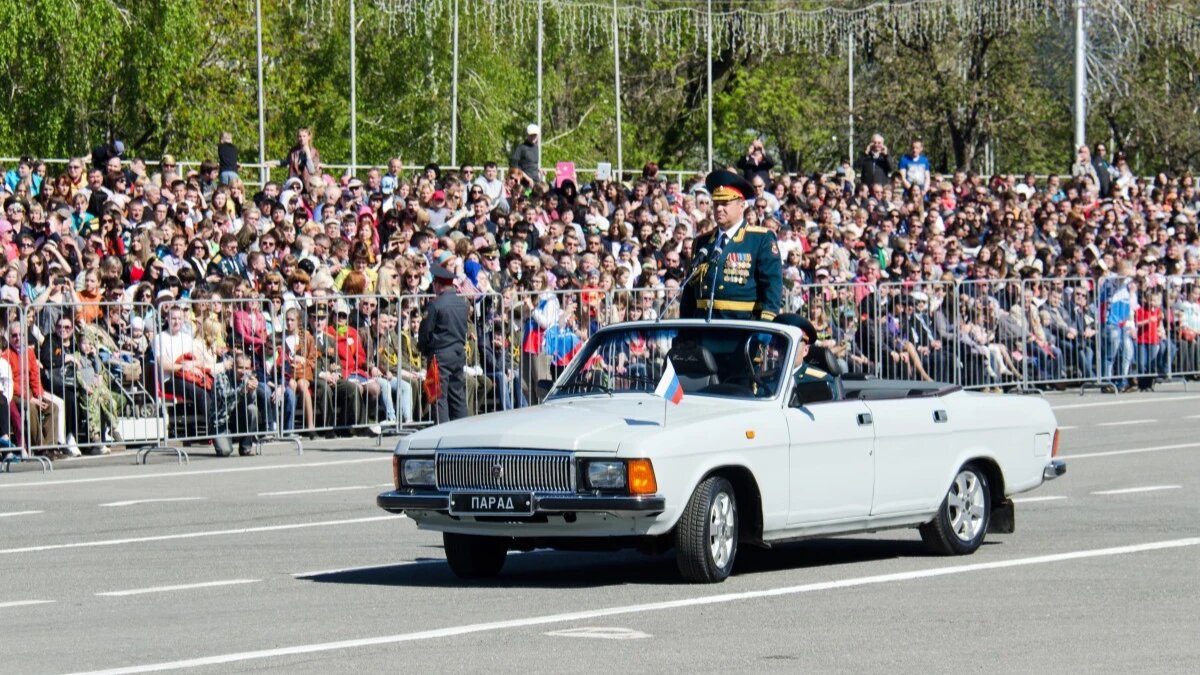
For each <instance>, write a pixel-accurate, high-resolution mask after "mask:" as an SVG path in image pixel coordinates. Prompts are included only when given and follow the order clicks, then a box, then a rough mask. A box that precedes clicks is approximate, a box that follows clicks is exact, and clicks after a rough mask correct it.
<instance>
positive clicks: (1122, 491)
mask: <svg viewBox="0 0 1200 675" xmlns="http://www.w3.org/2000/svg"><path fill="white" fill-rule="evenodd" d="M1182 487H1183V486H1182V485H1147V486H1145V487H1132V488H1122V489H1120V490H1100V491H1098V492H1093V493H1092V494H1094V495H1131V494H1133V493H1135V492H1158V491H1159V490H1178V489H1180V488H1182Z"/></svg>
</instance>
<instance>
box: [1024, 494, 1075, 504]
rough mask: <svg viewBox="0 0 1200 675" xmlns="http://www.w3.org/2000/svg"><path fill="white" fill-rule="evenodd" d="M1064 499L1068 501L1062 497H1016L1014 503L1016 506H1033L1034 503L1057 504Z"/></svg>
mask: <svg viewBox="0 0 1200 675" xmlns="http://www.w3.org/2000/svg"><path fill="white" fill-rule="evenodd" d="M1062 499H1066V497H1064V496H1062V495H1055V496H1052V497H1014V498H1013V500H1012V501H1013V503H1014V504H1032V503H1033V502H1056V501H1059V500H1062Z"/></svg>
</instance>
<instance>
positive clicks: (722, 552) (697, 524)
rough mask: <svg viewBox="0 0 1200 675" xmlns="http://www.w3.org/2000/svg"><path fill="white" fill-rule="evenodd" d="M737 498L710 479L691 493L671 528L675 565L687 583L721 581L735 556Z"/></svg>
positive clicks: (725, 486)
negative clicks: (673, 526)
mask: <svg viewBox="0 0 1200 675" xmlns="http://www.w3.org/2000/svg"><path fill="white" fill-rule="evenodd" d="M737 545H738V517H737V498H736V496H735V494H734V491H733V485H731V484H730V483H729V481H728V480H726V479H724V478H722V477H721V476H712V477H710V478H708V479H706V480H705V481H704V482H702V483H700V485H698V486H696V491H695V492H693V493H692V498H691V499H690V500H688V503H687V507H686V508H684V510H683V515H682V516H680V518H679V523H678V524H677V525H676V526H675V562H676V564H677V565H678V567H679V572H680V574H682V575H683V578H685V579H687V580H688V581H693V582H696V583H703V584H711V583H717V582H721V581H724V580H725V578H726V577H728V576H729V574H730V573H731V572H732V571H733V561H734V558H736V557H737Z"/></svg>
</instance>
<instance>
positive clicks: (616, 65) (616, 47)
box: [612, 0, 625, 183]
mask: <svg viewBox="0 0 1200 675" xmlns="http://www.w3.org/2000/svg"><path fill="white" fill-rule="evenodd" d="M612 29H613V70H615V71H616V82H617V182H618V183H619V182H621V169H622V168H624V166H625V162H624V155H623V154H622V151H621V35H620V33H618V31H617V0H613V12H612Z"/></svg>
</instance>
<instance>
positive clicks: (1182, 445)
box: [1058, 443, 1200, 459]
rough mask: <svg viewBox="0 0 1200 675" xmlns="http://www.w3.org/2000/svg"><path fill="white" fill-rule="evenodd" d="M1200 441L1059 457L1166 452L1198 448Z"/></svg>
mask: <svg viewBox="0 0 1200 675" xmlns="http://www.w3.org/2000/svg"><path fill="white" fill-rule="evenodd" d="M1197 447H1200V443H1177V444H1175V445H1155V446H1151V447H1149V448H1130V449H1128V450H1109V451H1106V452H1084V453H1081V454H1078V455H1075V454H1071V455H1062V454H1060V455H1059V456H1058V457H1059V459H1091V458H1093V457H1113V456H1116V455H1136V454H1139V453H1143V452H1166V451H1167V450H1183V449H1185V448H1197Z"/></svg>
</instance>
